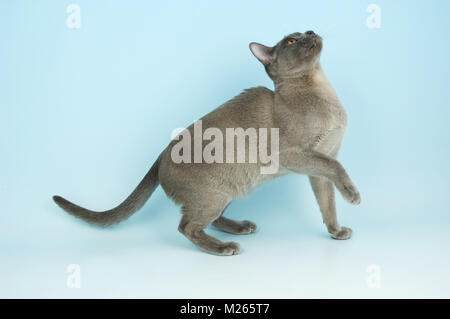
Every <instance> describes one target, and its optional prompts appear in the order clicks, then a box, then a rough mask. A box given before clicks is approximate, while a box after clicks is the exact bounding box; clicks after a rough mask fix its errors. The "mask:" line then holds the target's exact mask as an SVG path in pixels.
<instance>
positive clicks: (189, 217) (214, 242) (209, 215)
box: [178, 201, 240, 256]
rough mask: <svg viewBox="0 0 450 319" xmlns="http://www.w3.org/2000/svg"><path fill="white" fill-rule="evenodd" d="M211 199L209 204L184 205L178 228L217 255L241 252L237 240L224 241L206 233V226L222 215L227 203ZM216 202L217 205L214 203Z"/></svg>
mask: <svg viewBox="0 0 450 319" xmlns="http://www.w3.org/2000/svg"><path fill="white" fill-rule="evenodd" d="M220 202H221V201H209V204H208V205H204V204H203V205H199V204H197V205H188V206H187V205H183V207H182V212H183V218H182V219H181V222H180V225H179V226H178V230H179V231H180V232H181V233H182V234H183V235H184V236H186V237H187V238H188V239H189V240H190V241H191V242H192V243H194V244H195V245H197V246H198V247H199V248H201V249H203V250H205V251H207V252H209V253H211V254H215V255H220V256H231V255H237V254H239V252H240V246H239V244H238V243H236V242H222V241H220V240H218V239H217V238H214V237H212V236H210V235H208V234H206V233H205V228H206V227H207V226H208V225H210V224H211V223H212V222H214V221H215V220H216V219H217V218H219V217H220V215H221V214H222V212H223V210H224V208H225V207H226V205H222V204H219V203H220ZM212 203H215V205H212Z"/></svg>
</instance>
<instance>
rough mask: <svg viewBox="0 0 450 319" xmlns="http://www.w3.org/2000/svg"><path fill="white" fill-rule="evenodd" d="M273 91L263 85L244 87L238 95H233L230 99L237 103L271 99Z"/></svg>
mask: <svg viewBox="0 0 450 319" xmlns="http://www.w3.org/2000/svg"><path fill="white" fill-rule="evenodd" d="M273 97H274V92H273V91H272V90H269V89H268V88H266V87H264V86H257V87H252V88H249V89H245V90H244V91H242V92H241V93H240V94H239V95H237V96H235V97H234V98H233V99H232V101H233V102H235V103H236V102H237V103H247V102H251V101H259V102H260V101H261V100H273Z"/></svg>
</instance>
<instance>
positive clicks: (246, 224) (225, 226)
mask: <svg viewBox="0 0 450 319" xmlns="http://www.w3.org/2000/svg"><path fill="white" fill-rule="evenodd" d="M212 224H213V226H215V227H217V228H219V229H221V230H223V231H226V232H227V233H231V234H235V235H246V234H251V233H254V232H256V229H257V228H258V227H257V226H256V224H255V223H253V222H251V221H249V220H243V221H237V220H233V219H229V218H226V217H223V216H220V217H219V218H217V219H216V220H215V221H214V222H213V223H212Z"/></svg>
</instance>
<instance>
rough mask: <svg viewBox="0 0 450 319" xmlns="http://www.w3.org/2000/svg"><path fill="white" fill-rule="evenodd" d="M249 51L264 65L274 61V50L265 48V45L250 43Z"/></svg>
mask: <svg viewBox="0 0 450 319" xmlns="http://www.w3.org/2000/svg"><path fill="white" fill-rule="evenodd" d="M249 46H250V51H252V53H253V55H254V56H255V57H256V58H257V59H258V60H259V61H260V62H261V63H262V64H264V65H269V64H270V63H272V62H273V61H274V60H275V50H274V48H270V47H266V46H265V45H262V44H259V43H256V42H252V43H250V45H249Z"/></svg>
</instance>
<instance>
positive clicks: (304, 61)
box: [250, 31, 322, 81]
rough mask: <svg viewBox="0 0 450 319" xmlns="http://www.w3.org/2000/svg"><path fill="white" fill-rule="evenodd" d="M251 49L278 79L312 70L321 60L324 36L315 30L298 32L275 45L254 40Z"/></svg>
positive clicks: (274, 78)
mask: <svg viewBox="0 0 450 319" xmlns="http://www.w3.org/2000/svg"><path fill="white" fill-rule="evenodd" d="M250 50H251V51H252V53H253V55H254V56H255V57H256V58H257V59H258V60H259V61H260V62H261V63H262V64H263V65H264V66H265V68H266V71H267V73H268V74H269V76H270V77H271V78H272V80H274V81H276V80H282V79H283V78H293V77H299V76H302V75H305V74H308V73H309V72H311V71H312V70H313V69H314V67H315V66H316V63H317V62H318V61H319V57H320V52H321V51H322V38H321V37H320V36H319V35H317V34H315V33H314V32H313V31H306V32H305V33H300V32H296V33H292V34H290V35H288V36H286V37H284V38H283V39H282V40H281V41H280V42H278V43H277V45H275V46H274V47H267V46H265V45H262V44H259V43H256V42H252V43H250Z"/></svg>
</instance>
